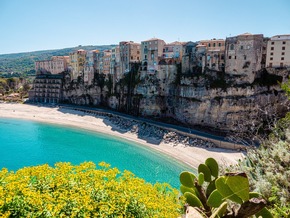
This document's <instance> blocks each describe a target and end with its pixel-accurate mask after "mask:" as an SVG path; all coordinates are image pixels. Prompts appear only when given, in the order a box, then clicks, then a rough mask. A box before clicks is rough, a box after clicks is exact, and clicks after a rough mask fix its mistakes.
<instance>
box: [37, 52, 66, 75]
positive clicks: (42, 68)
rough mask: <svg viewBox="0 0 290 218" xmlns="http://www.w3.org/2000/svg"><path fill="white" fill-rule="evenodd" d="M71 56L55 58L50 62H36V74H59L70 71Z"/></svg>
mask: <svg viewBox="0 0 290 218" xmlns="http://www.w3.org/2000/svg"><path fill="white" fill-rule="evenodd" d="M68 64H69V56H53V57H52V58H51V59H50V60H43V61H35V71H36V74H40V73H44V72H50V73H51V74H59V73H61V72H64V71H66V70H67V69H68Z"/></svg>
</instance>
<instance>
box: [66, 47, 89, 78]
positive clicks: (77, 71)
mask: <svg viewBox="0 0 290 218" xmlns="http://www.w3.org/2000/svg"><path fill="white" fill-rule="evenodd" d="M86 53H87V52H86V51H85V50H83V49H79V50H77V51H74V52H71V53H70V54H69V58H70V67H71V79H72V80H77V78H78V77H79V76H82V75H83V73H84V67H85V61H86Z"/></svg>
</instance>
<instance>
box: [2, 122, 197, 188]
mask: <svg viewBox="0 0 290 218" xmlns="http://www.w3.org/2000/svg"><path fill="white" fill-rule="evenodd" d="M84 161H93V162H95V163H96V164H97V163H99V162H101V161H105V162H107V163H109V164H111V166H112V167H117V168H118V169H119V170H122V171H123V170H125V169H127V170H130V171H131V172H133V173H134V174H135V175H137V176H138V177H141V178H143V179H145V180H146V181H148V182H151V183H156V182H167V183H169V184H171V185H172V186H174V187H176V188H178V187H179V174H180V172H181V171H183V170H191V171H193V170H192V169H190V168H189V167H188V166H186V165H183V164H181V163H177V162H176V161H175V160H174V159H172V158H170V157H167V156H165V155H163V154H160V153H159V152H157V151H155V150H151V149H148V148H146V147H144V146H142V145H139V144H135V143H132V142H129V141H127V140H124V139H120V138H114V137H112V136H109V135H103V134H99V133H95V132H90V131H85V130H81V129H76V128H70V127H65V126H60V125H50V124H44V123H38V122H33V121H24V120H17V119H6V118H4V119H3V118H0V169H2V168H3V167H5V168H8V170H17V169H19V168H22V167H24V166H35V165H40V164H45V163H48V164H49V165H51V166H53V165H54V164H55V163H56V162H71V163H73V164H79V163H81V162H84Z"/></svg>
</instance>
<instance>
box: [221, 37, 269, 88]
mask: <svg viewBox="0 0 290 218" xmlns="http://www.w3.org/2000/svg"><path fill="white" fill-rule="evenodd" d="M225 46H226V48H225V72H227V73H229V74H232V75H239V79H240V81H243V82H250V83H251V82H253V81H254V79H255V76H256V72H257V71H259V70H260V69H261V68H262V67H263V66H264V63H263V52H264V51H263V50H266V44H265V40H264V37H263V34H255V35H253V34H250V33H245V34H242V35H238V36H234V37H229V38H227V39H226V45H225Z"/></svg>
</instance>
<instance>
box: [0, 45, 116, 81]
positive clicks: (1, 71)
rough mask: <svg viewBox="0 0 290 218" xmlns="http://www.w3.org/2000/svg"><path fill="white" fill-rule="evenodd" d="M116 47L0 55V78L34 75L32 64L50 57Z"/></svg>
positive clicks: (90, 46)
mask: <svg viewBox="0 0 290 218" xmlns="http://www.w3.org/2000/svg"><path fill="white" fill-rule="evenodd" d="M114 46H116V45H89V46H78V47H73V48H64V49H55V50H44V51H34V52H24V53H14V54H2V55H0V77H18V76H26V75H34V74H35V70H34V62H35V61H38V60H46V59H50V58H51V57H52V56H63V55H68V54H69V53H70V52H72V51H75V50H78V49H84V50H94V49H98V50H101V51H102V50H106V49H111V48H112V47H114Z"/></svg>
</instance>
